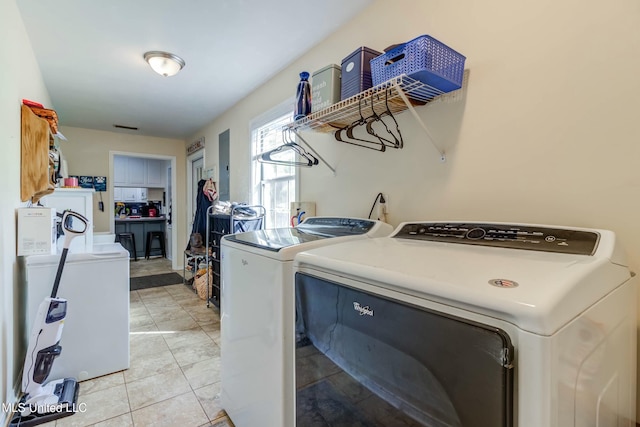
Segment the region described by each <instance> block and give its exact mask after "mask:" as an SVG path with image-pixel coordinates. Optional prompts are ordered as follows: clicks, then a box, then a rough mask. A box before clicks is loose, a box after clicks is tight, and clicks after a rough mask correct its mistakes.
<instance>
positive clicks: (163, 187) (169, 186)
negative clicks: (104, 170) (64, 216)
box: [107, 151, 182, 270]
mask: <svg viewBox="0 0 640 427" xmlns="http://www.w3.org/2000/svg"><path fill="white" fill-rule="evenodd" d="M116 157H118V158H120V159H122V158H126V159H128V160H131V161H134V162H136V161H143V162H144V161H145V160H148V161H149V164H151V163H153V165H152V168H151V169H149V170H152V171H153V172H149V173H148V174H147V183H146V184H145V183H144V181H143V182H140V183H139V186H138V185H137V184H136V186H135V187H132V186H133V182H132V181H131V178H130V181H131V182H129V183H124V182H120V181H121V180H120V178H116V176H117V175H118V176H120V175H121V174H122V173H123V172H127V173H128V172H131V171H133V172H139V171H140V170H142V169H145V170H146V169H147V168H146V167H142V166H140V165H138V167H130V166H134V165H132V164H129V163H124V164H123V163H122V162H119V161H118V162H116V161H115V158H116ZM158 161H163V162H160V163H159V162H158ZM123 165H124V166H123ZM123 167H124V170H123ZM169 170H171V171H175V170H176V157H175V156H169V155H161V154H159V155H156V154H148V153H134V152H127V151H109V172H110V176H111V177H112V179H108V180H107V189H108V192H109V195H108V204H109V206H110V208H109V210H108V211H109V212H111V215H109V216H110V219H109V232H110V233H113V234H115V232H116V225H115V216H114V214H113V212H114V210H113V209H114V203H115V202H116V201H117V200H116V199H117V198H118V196H116V194H115V193H116V189H117V188H118V187H120V186H124V187H127V188H132V189H137V190H142V191H140V192H139V195H140V199H141V200H143V199H144V198H148V200H154V201H161V202H162V203H161V204H162V211H161V212H160V213H161V214H163V215H166V216H167V219H168V220H169V218H171V217H173V220H175V218H176V216H175V211H173V215H172V214H171V213H172V211H171V209H170V207H171V206H172V205H173V206H175V203H174V196H175V194H174V191H175V188H176V185H175V184H176V181H175V180H176V177H175V174H171V173H170V172H168V171H169ZM158 177H160V178H159V179H160V182H161V184H158V182H157V181H156V178H158ZM165 179H166V181H164V180H165ZM162 182H164V183H162ZM138 187H139V188H138ZM121 190H122V188H121ZM144 190H146V191H144ZM137 194H138V193H136V195H137ZM129 195H130V194H129V192H127V196H129ZM121 196H122V197H124V192H123V193H122V194H121ZM123 200H124V199H123ZM167 222H168V221H167ZM172 222H173V221H172ZM167 225H168V224H167ZM174 225H175V223H174ZM164 231H165V233H166V246H167V249H166V253H167V259H170V260H171V268H172V269H173V270H178V269H179V268H178V267H179V266H178V261H182V259H181V257H176V256H175V254H176V253H180V252H178V251H177V247H176V243H177V234H176V233H177V227H175V226H174V227H167V226H165V230H164ZM136 240H137V239H136ZM141 242H144V239H142V240H141ZM140 247H144V245H140Z"/></svg>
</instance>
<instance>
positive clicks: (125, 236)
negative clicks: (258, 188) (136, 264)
mask: <svg viewBox="0 0 640 427" xmlns="http://www.w3.org/2000/svg"><path fill="white" fill-rule="evenodd" d="M116 242H120V244H122V246H125V245H124V242H127V246H128V247H127V246H125V249H126V250H128V251H129V257H131V255H133V260H134V261H137V260H138V252H137V251H136V236H135V235H134V234H133V233H130V232H123V233H118V234H116ZM130 248H131V249H130Z"/></svg>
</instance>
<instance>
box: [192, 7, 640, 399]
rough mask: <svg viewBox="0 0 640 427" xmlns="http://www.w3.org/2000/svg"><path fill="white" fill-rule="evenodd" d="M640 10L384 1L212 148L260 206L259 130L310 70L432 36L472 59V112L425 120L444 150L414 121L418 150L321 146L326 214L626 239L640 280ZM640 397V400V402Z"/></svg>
mask: <svg viewBox="0 0 640 427" xmlns="http://www.w3.org/2000/svg"><path fill="white" fill-rule="evenodd" d="M639 21H640V3H638V2H637V0H619V1H616V2H613V3H612V2H608V3H607V2H598V1H594V0H587V1H578V0H565V1H562V2H557V1H552V0H542V1H537V2H524V3H523V2H512V1H508V0H488V1H465V2H455V1H447V0H428V1H424V0H398V1H394V2H390V1H385V0H377V1H376V2H375V3H374V4H373V5H372V6H371V7H370V8H368V9H367V10H365V11H364V13H362V14H361V15H359V16H358V17H357V18H355V19H354V20H353V21H352V22H351V23H350V24H348V25H347V26H346V27H344V28H343V29H341V30H339V31H337V32H336V33H334V34H333V35H331V36H330V37H329V38H327V39H326V40H324V41H323V42H322V43H320V44H319V45H318V46H316V47H315V48H314V49H312V50H310V51H309V52H308V54H306V55H305V56H303V57H302V58H300V59H298V60H296V61H295V62H294V63H293V64H291V65H290V66H288V67H287V68H285V69H284V70H283V71H282V72H281V73H279V74H278V75H276V76H275V77H274V78H273V79H271V80H270V81H269V82H267V83H266V84H264V85H262V86H261V87H259V88H257V89H256V90H255V91H254V92H253V93H252V94H251V95H250V96H249V97H247V98H246V99H244V100H242V101H241V102H239V103H238V104H237V105H236V106H234V107H233V108H231V109H230V110H229V111H227V112H226V113H225V114H224V115H222V116H221V117H219V118H218V119H216V120H215V121H213V122H212V123H211V124H210V125H209V126H207V127H206V128H205V129H203V130H202V131H201V132H200V133H199V134H198V135H194V137H197V136H202V135H204V136H205V137H206V140H207V146H206V150H207V151H206V153H207V159H210V161H211V162H212V163H215V162H217V160H215V159H217V137H218V134H219V133H220V132H222V131H224V130H225V129H228V128H229V129H230V133H231V198H232V200H248V199H249V197H250V184H249V183H250V176H249V174H250V169H249V157H250V145H249V144H250V142H249V141H250V138H249V122H250V120H251V119H253V118H254V117H256V116H258V115H260V114H261V113H263V112H264V111H266V110H268V109H269V108H271V107H272V106H274V105H277V104H278V103H280V102H281V101H283V100H285V99H287V98H289V97H291V96H292V95H293V93H294V92H295V88H296V84H297V81H298V78H297V73H298V72H299V71H302V70H307V71H310V72H313V71H314V70H317V69H320V68H322V67H323V66H325V65H328V64H330V63H336V64H340V62H341V60H342V58H344V57H345V56H347V55H348V54H349V53H351V52H352V51H353V50H355V49H356V48H357V47H359V46H368V47H371V48H374V49H377V50H383V49H384V48H385V47H387V46H389V45H391V44H394V43H398V42H403V41H407V40H410V39H412V38H414V37H416V36H418V35H421V34H430V35H432V36H434V37H436V38H437V39H439V40H441V41H443V42H445V43H446V44H448V45H450V46H451V47H453V48H454V49H456V50H458V51H459V52H461V53H463V54H464V55H466V56H467V58H468V59H467V64H466V68H467V69H468V70H469V79H468V87H467V88H466V90H465V91H464V92H463V94H462V95H463V96H462V97H461V99H460V100H458V101H456V102H452V103H434V104H431V105H427V106H424V107H419V108H418V114H419V116H420V117H421V118H422V119H423V120H424V122H425V123H426V124H427V126H428V127H429V130H430V133H431V134H432V135H433V137H434V139H435V140H436V141H437V143H438V144H439V145H440V146H441V147H443V148H444V149H445V151H446V154H447V161H446V162H445V163H441V162H439V156H438V153H437V151H436V150H435V149H434V148H433V147H432V146H431V145H430V143H429V142H428V139H427V138H426V136H425V134H424V132H423V131H422V130H421V129H420V128H419V126H417V125H416V123H415V121H414V120H413V119H412V118H411V117H410V116H409V114H408V113H404V114H403V115H401V116H400V117H399V122H400V126H401V129H402V134H403V136H404V143H405V148H404V149H403V150H388V151H387V152H386V153H377V152H373V151H371V150H366V149H362V148H357V147H353V146H350V145H347V144H341V143H338V142H336V141H335V140H333V139H332V137H331V136H327V135H320V134H312V133H308V134H307V135H308V141H309V142H310V143H311V144H312V145H313V146H314V148H315V149H316V150H317V151H318V152H319V153H320V154H321V155H322V156H323V157H325V158H326V159H327V160H328V161H329V162H330V163H332V165H333V166H334V167H336V168H337V174H336V176H333V174H332V173H331V172H330V171H329V170H328V169H327V168H326V167H324V166H322V165H321V166H318V167H314V168H311V169H302V171H301V193H302V194H301V200H305V201H315V202H316V203H317V213H318V214H320V215H326V214H341V215H354V216H365V217H366V216H367V215H368V212H369V209H370V206H371V204H372V202H373V199H374V197H375V195H376V194H377V193H378V192H383V193H385V194H386V195H387V196H388V197H387V199H388V205H389V218H390V221H391V222H392V223H393V225H397V224H398V223H399V222H401V221H405V220H423V219H424V220H428V219H449V220H453V219H467V220H486V221H510V222H530V223H547V224H558V225H575V226H584V227H594V228H605V229H611V230H613V231H615V232H616V233H617V235H618V237H619V238H620V240H621V242H622V244H623V246H624V248H625V249H626V251H627V252H628V254H629V257H630V262H631V265H632V268H633V269H634V270H635V271H638V270H639V269H640V245H638V242H640V227H639V226H638V217H639V215H638V214H639V213H640V191H639V190H640V168H639V167H638V165H637V163H638V160H639V159H640V120H638V118H637V116H638V114H639V113H640V79H638V76H639V75H640V56H639V55H638V51H639V48H640V26H638V24H637V23H638V22H639ZM639 396H640V395H639Z"/></svg>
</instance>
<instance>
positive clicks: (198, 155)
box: [185, 150, 206, 242]
mask: <svg viewBox="0 0 640 427" xmlns="http://www.w3.org/2000/svg"><path fill="white" fill-rule="evenodd" d="M199 159H202V170H203V172H204V167H205V166H204V165H206V161H205V160H206V159H205V157H204V150H199V151H196V152H195V153H193V154H190V155H188V156H187V168H186V170H187V192H188V197H187V201H188V203H187V218H186V222H187V235H186V236H185V237H186V238H187V242H188V241H189V236H191V228H192V226H193V222H192V219H193V216H194V214H195V211H194V210H193V200H191V196H192V194H193V189H194V188H193V187H194V186H195V189H196V190H197V189H198V183H197V182H195V183H194V182H193V163H194V162H196V161H197V160H199ZM203 237H204V236H203Z"/></svg>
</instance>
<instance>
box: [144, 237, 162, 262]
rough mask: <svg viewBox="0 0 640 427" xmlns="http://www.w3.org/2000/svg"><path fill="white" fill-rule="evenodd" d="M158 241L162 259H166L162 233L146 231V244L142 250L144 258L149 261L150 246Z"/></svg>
mask: <svg viewBox="0 0 640 427" xmlns="http://www.w3.org/2000/svg"><path fill="white" fill-rule="evenodd" d="M154 239H158V240H159V241H160V250H161V251H162V257H163V258H166V257H167V253H166V252H165V248H164V231H147V244H146V246H145V248H144V257H145V258H146V259H149V254H150V253H151V245H152V244H153V240H154Z"/></svg>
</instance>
